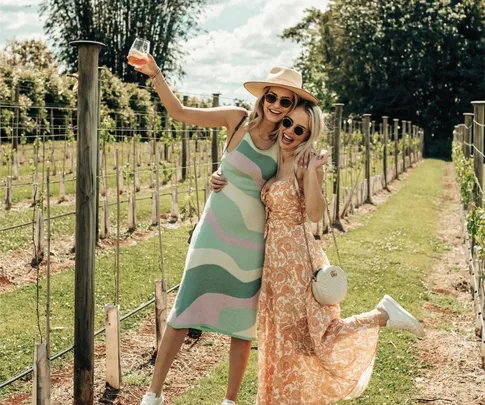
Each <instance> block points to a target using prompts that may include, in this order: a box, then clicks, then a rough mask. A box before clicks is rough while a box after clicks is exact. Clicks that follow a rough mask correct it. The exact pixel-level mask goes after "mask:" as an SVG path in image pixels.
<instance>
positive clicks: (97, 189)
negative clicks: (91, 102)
mask: <svg viewBox="0 0 485 405" xmlns="http://www.w3.org/2000/svg"><path fill="white" fill-rule="evenodd" d="M101 69H103V68H102V67H98V76H97V82H98V96H97V99H96V108H97V110H98V111H97V114H98V119H97V131H96V136H97V140H98V141H97V142H96V243H98V242H99V173H100V170H99V141H100V134H101V98H102V93H101ZM105 159H106V155H105Z"/></svg>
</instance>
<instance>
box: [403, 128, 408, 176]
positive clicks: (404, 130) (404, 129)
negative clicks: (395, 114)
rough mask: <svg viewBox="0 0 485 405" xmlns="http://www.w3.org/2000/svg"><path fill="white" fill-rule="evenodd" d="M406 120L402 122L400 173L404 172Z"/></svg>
mask: <svg viewBox="0 0 485 405" xmlns="http://www.w3.org/2000/svg"><path fill="white" fill-rule="evenodd" d="M406 129H407V127H406V120H402V171H403V172H405V171H406Z"/></svg>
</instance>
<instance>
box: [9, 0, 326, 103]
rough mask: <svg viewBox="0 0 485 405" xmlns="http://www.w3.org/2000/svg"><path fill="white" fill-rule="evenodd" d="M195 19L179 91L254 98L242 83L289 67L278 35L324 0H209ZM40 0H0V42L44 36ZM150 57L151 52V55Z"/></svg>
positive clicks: (290, 53)
mask: <svg viewBox="0 0 485 405" xmlns="http://www.w3.org/2000/svg"><path fill="white" fill-rule="evenodd" d="M209 1H210V5H209V6H208V7H207V9H206V11H205V14H204V16H203V17H202V19H201V21H200V27H201V28H202V31H201V32H200V33H198V34H197V35H194V36H193V37H192V38H191V39H189V40H188V41H187V42H186V43H185V44H184V47H185V50H186V51H187V57H186V59H185V60H184V62H183V63H184V65H183V67H184V70H185V72H186V76H185V77H184V78H183V79H182V81H181V82H180V83H177V88H178V90H179V91H181V92H184V93H189V94H199V95H210V94H212V93H221V102H222V103H224V104H229V103H230V102H231V100H230V99H234V98H240V99H244V100H247V101H249V102H252V101H254V97H253V96H251V95H250V94H249V93H247V91H246V90H245V89H244V87H243V85H242V84H243V82H245V81H248V80H264V79H265V78H266V75H267V74H268V72H269V70H270V68H271V67H272V66H287V67H291V66H292V65H293V63H294V60H295V58H296V57H297V56H298V54H299V53H300V50H299V46H298V45H297V44H294V43H293V42H290V41H284V40H282V39H281V38H279V35H281V33H282V32H283V30H284V29H285V28H288V27H291V26H293V25H295V24H296V23H298V22H299V21H300V20H301V19H302V18H303V16H304V10H305V9H307V8H310V7H316V8H320V9H324V8H326V6H327V3H328V0H299V1H297V0H209ZM40 3H41V0H0V27H1V29H0V47H3V45H4V44H5V42H6V40H7V39H12V38H16V39H18V40H23V39H34V38H36V39H46V37H45V35H44V32H43V29H42V25H43V21H42V19H41V18H40V17H39V15H38V10H39V4H40ZM154 57H155V59H156V55H154Z"/></svg>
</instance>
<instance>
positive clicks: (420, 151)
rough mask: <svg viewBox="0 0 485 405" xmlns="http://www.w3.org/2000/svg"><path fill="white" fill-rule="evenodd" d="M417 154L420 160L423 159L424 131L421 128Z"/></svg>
mask: <svg viewBox="0 0 485 405" xmlns="http://www.w3.org/2000/svg"><path fill="white" fill-rule="evenodd" d="M470 125H471V124H470ZM419 153H421V159H423V156H424V129H422V128H421V132H420V136H419Z"/></svg>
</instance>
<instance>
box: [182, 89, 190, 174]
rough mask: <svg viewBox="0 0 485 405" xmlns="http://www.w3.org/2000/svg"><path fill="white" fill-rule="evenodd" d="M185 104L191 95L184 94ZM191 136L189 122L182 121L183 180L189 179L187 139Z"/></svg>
mask: <svg viewBox="0 0 485 405" xmlns="http://www.w3.org/2000/svg"><path fill="white" fill-rule="evenodd" d="M182 102H183V105H185V106H186V105H187V104H188V103H189V96H184V98H183V101H182ZM188 138H189V133H188V130H187V124H186V123H185V122H183V123H182V181H185V180H186V179H187V166H188V163H189V161H188V159H187V147H188V145H187V140H188Z"/></svg>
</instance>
